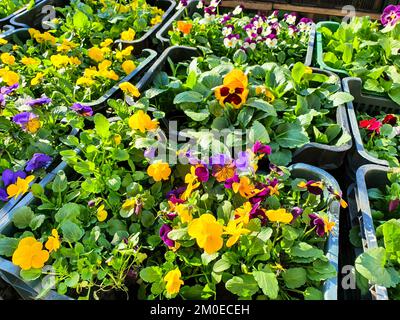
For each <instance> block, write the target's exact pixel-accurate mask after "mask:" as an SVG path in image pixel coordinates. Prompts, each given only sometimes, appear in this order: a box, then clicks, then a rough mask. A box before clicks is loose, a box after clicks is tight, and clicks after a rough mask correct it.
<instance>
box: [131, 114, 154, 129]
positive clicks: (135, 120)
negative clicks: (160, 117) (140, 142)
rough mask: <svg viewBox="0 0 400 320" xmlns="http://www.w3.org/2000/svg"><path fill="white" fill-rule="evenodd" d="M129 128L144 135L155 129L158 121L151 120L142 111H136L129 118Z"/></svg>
mask: <svg viewBox="0 0 400 320" xmlns="http://www.w3.org/2000/svg"><path fill="white" fill-rule="evenodd" d="M129 127H130V128H131V129H133V130H139V131H140V132H141V133H145V132H146V131H149V130H155V129H157V127H158V121H157V120H151V118H150V116H149V115H148V114H147V113H145V112H144V111H143V110H138V111H136V112H135V113H134V114H133V115H132V116H131V117H130V118H129Z"/></svg>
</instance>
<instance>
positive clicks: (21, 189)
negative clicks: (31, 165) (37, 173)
mask: <svg viewBox="0 0 400 320" xmlns="http://www.w3.org/2000/svg"><path fill="white" fill-rule="evenodd" d="M34 179H35V177H34V176H27V177H26V178H20V177H18V178H17V181H16V182H15V183H13V184H10V185H9V186H8V187H7V194H8V197H9V198H14V199H17V198H18V197H19V196H20V195H22V194H24V193H27V192H28V190H29V184H30V183H31V182H32V181H33V180H34Z"/></svg>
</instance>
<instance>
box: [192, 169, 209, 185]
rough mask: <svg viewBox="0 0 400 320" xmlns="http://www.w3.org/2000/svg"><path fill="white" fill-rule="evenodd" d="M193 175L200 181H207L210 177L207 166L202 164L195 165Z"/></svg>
mask: <svg viewBox="0 0 400 320" xmlns="http://www.w3.org/2000/svg"><path fill="white" fill-rule="evenodd" d="M195 175H196V176H197V179H198V180H199V181H200V182H207V181H208V178H209V177H210V173H209V172H208V169H207V167H205V166H204V165H197V166H196V169H195Z"/></svg>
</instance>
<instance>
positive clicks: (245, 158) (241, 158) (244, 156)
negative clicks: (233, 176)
mask: <svg viewBox="0 0 400 320" xmlns="http://www.w3.org/2000/svg"><path fill="white" fill-rule="evenodd" d="M251 165H252V163H251V155H250V153H249V152H247V151H241V152H239V154H238V158H237V159H236V160H235V166H236V168H237V169H238V170H239V171H243V172H244V171H249V170H250V171H254V170H253V168H252V166H251Z"/></svg>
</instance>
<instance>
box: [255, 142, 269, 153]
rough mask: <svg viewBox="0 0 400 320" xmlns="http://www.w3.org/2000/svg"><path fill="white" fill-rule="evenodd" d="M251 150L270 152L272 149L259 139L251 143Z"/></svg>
mask: <svg viewBox="0 0 400 320" xmlns="http://www.w3.org/2000/svg"><path fill="white" fill-rule="evenodd" d="M252 151H253V152H254V153H264V154H268V155H269V154H271V152H272V149H271V147H270V146H268V145H266V144H262V143H261V142H260V141H256V142H255V143H254V145H253V148H252Z"/></svg>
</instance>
